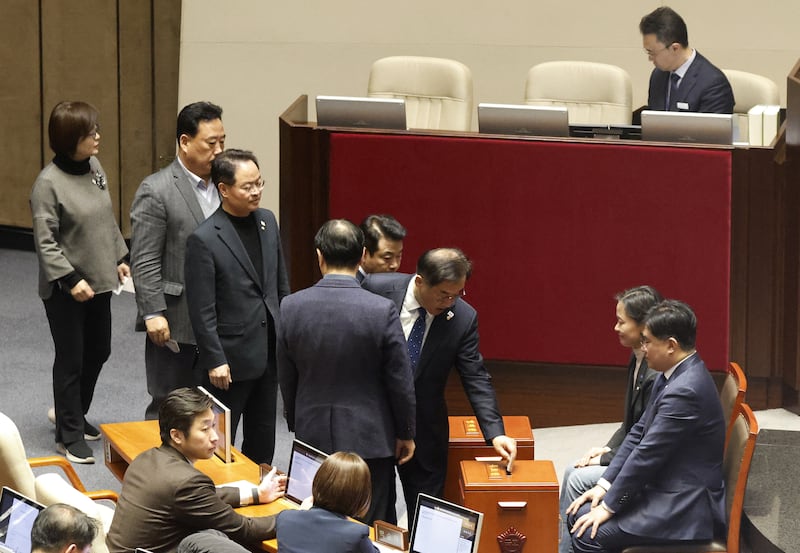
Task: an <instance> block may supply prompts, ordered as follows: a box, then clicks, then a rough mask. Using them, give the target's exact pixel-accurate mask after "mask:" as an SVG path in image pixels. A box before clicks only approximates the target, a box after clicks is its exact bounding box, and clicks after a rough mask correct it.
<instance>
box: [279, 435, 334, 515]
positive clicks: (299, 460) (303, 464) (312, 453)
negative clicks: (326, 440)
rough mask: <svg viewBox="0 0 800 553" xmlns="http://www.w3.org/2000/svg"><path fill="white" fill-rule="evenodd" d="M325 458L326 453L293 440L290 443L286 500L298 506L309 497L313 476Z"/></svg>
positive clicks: (326, 456)
mask: <svg viewBox="0 0 800 553" xmlns="http://www.w3.org/2000/svg"><path fill="white" fill-rule="evenodd" d="M327 458H328V454H327V453H323V452H322V451H320V450H319V449H317V448H315V447H311V446H310V445H308V444H307V443H304V442H301V441H300V440H297V439H295V440H294V441H293V442H292V453H291V456H290V457H289V472H288V474H287V478H286V494H285V497H286V499H288V500H289V501H291V502H292V503H296V504H298V505H299V504H300V503H302V502H303V500H304V499H305V498H307V497H309V496H311V485H312V484H313V483H314V476H315V475H316V474H317V470H318V469H319V467H320V466H321V465H322V463H323V462H325V459H327Z"/></svg>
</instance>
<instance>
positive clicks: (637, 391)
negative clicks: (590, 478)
mask: <svg viewBox="0 0 800 553" xmlns="http://www.w3.org/2000/svg"><path fill="white" fill-rule="evenodd" d="M635 370H636V356H634V355H631V359H630V361H629V362H628V380H627V382H628V388H627V391H626V392H625V416H624V418H623V421H622V424H621V425H620V426H619V428H617V430H616V432H614V435H613V436H611V439H609V440H608V443H606V447H609V448H611V451H608V452H606V453H603V455H601V456H600V464H601V465H608V464H609V463H610V462H611V459H613V458H614V455H616V453H617V449H618V448H619V446H620V445H621V444H622V441H623V440H624V439H625V436H626V435H627V434H628V432H630V430H631V428H632V427H633V425H634V424H636V423H637V422H638V421H639V419H640V418H641V416H642V413H644V409H645V407H647V402H648V401H650V392H652V391H653V381H654V380H655V379H656V377H657V376H658V373H657V372H656V371H654V370H653V369H651V368H649V367H648V366H647V360H646V359H642V364H641V366H640V367H639V374H637V375H636V386H634V385H633V373H634V372H635Z"/></svg>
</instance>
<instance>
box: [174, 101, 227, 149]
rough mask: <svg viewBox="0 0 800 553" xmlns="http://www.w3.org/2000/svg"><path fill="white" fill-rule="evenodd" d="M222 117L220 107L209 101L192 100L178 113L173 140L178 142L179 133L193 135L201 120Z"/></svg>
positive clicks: (212, 119)
mask: <svg viewBox="0 0 800 553" xmlns="http://www.w3.org/2000/svg"><path fill="white" fill-rule="evenodd" d="M215 119H222V108H221V107H219V106H218V105H216V104H212V103H211V102H194V103H193V104H189V105H188V106H185V107H184V108H183V109H182V110H181V112H180V113H179V114H178V124H177V129H176V131H175V140H176V141H178V142H180V141H181V135H182V134H185V135H186V136H191V137H194V136H195V135H196V134H197V127H198V126H199V125H200V122H201V121H214V120H215Z"/></svg>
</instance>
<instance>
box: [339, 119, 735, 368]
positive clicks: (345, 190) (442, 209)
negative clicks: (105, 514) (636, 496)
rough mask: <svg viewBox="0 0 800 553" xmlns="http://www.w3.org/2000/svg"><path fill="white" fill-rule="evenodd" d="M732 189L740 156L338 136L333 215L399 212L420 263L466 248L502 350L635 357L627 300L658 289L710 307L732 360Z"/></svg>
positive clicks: (576, 357) (475, 290) (489, 333)
mask: <svg viewBox="0 0 800 553" xmlns="http://www.w3.org/2000/svg"><path fill="white" fill-rule="evenodd" d="M730 183H731V154H730V152H729V151H726V150H703V149H694V148H667V147H653V146H639V145H629V144H623V145H619V146H617V145H609V144H585V143H557V142H539V141H528V140H498V139H488V138H477V137H476V138H447V137H430V136H427V137H423V136H398V135H380V134H357V133H353V134H351V133H337V134H333V135H332V136H331V159H330V214H331V217H345V218H348V219H350V220H352V221H354V222H356V223H358V222H360V221H361V219H362V218H363V217H364V216H366V215H367V214H370V213H390V214H392V215H394V216H395V217H397V218H398V220H400V222H402V223H403V225H405V226H406V228H407V229H408V231H409V236H408V237H407V239H406V241H405V251H404V255H403V258H404V259H403V263H402V266H401V268H400V270H401V271H404V272H413V271H414V265H415V263H416V259H417V257H418V256H419V255H420V254H421V253H422V252H423V251H424V250H426V249H428V248H431V247H437V246H450V245H452V246H458V247H460V248H462V249H463V250H464V251H465V252H466V253H467V255H468V256H470V258H471V259H472V260H473V262H474V272H473V276H472V278H471V279H470V281H469V282H468V284H467V298H466V299H467V301H468V302H470V303H471V304H472V305H473V306H474V307H475V308H476V309H477V310H478V313H479V316H480V331H481V346H482V347H481V349H482V352H483V354H484V356H485V357H487V358H490V359H505V360H518V361H537V362H553V363H576V364H598V365H618V364H624V363H625V361H626V360H627V356H628V355H629V352H627V351H625V350H624V349H623V348H622V347H620V344H619V341H618V340H617V337H616V335H615V334H614V333H613V326H614V322H615V317H614V307H615V301H614V299H613V296H614V294H615V293H616V292H618V291H621V290H623V289H626V288H629V287H631V286H635V285H639V284H651V285H653V286H655V287H657V288H658V289H659V290H660V291H661V292H662V294H664V295H665V296H666V297H672V298H677V299H681V300H683V301H686V302H687V303H689V304H690V305H691V306H692V307H693V308H694V309H695V311H696V312H697V316H698V321H699V323H698V351H699V352H700V354H701V356H702V357H703V358H704V359H705V361H706V363H707V364H708V366H709V367H711V368H713V369H717V370H721V369H724V368H725V367H726V364H727V359H728V311H729V270H730V209H731V194H730Z"/></svg>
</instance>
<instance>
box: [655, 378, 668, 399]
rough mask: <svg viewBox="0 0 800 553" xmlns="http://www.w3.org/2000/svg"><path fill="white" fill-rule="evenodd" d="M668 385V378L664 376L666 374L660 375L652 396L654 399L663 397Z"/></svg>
mask: <svg viewBox="0 0 800 553" xmlns="http://www.w3.org/2000/svg"><path fill="white" fill-rule="evenodd" d="M666 385H667V378H666V377H665V376H664V373H661V374H660V375H658V378H657V379H656V383H655V385H654V386H653V393H652V396H653V398H654V399H658V396H659V395H661V392H663V391H664V388H665V387H666Z"/></svg>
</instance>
